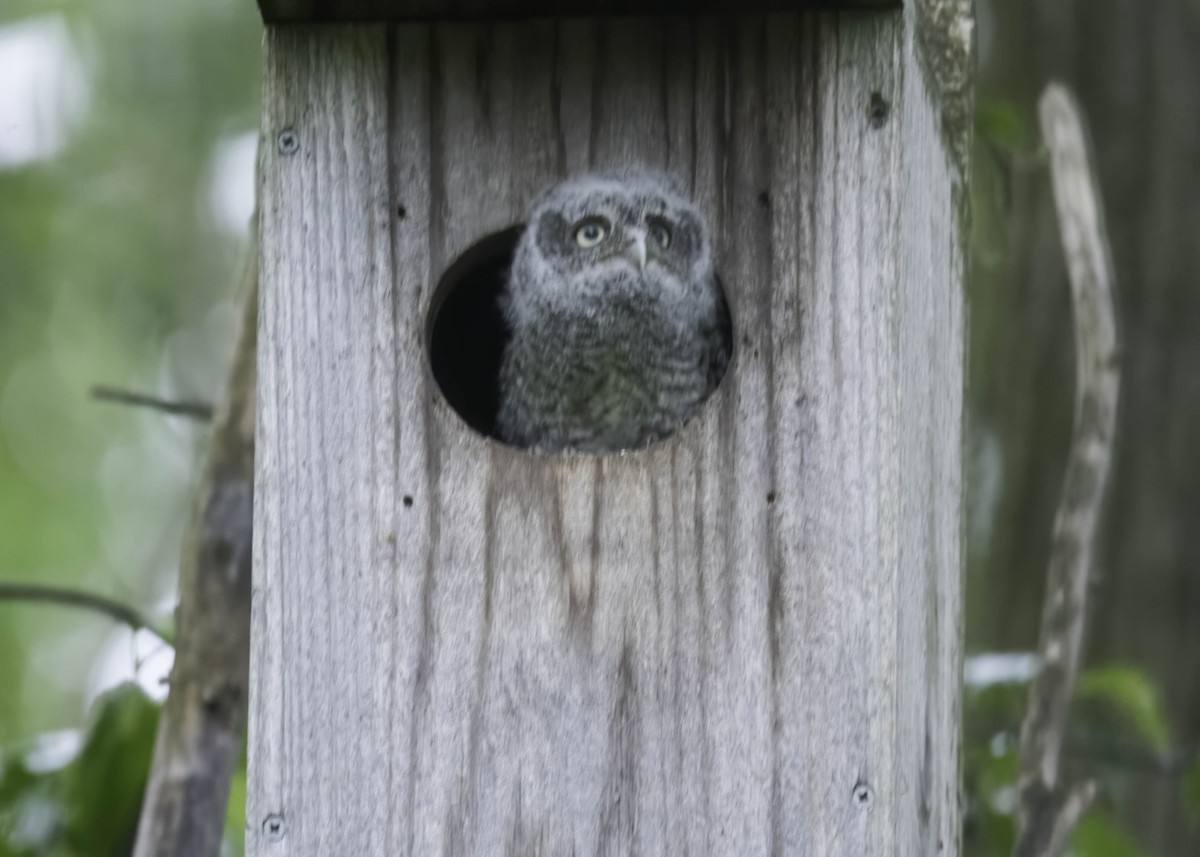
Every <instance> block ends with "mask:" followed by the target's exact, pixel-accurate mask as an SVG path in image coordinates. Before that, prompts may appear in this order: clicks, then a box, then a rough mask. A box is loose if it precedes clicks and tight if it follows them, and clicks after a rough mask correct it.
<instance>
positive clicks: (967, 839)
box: [963, 665, 1200, 857]
mask: <svg viewBox="0 0 1200 857" xmlns="http://www.w3.org/2000/svg"><path fill="white" fill-rule="evenodd" d="M1028 695H1029V683H1028V682H1024V681H1020V682H1016V681H1014V682H1004V683H995V684H990V685H987V686H986V687H976V688H972V687H968V688H967V689H966V692H965V698H964V709H963V785H964V794H965V797H966V808H965V812H964V835H963V853H964V857H1008V855H1009V854H1010V852H1011V850H1012V842H1013V811H1014V809H1015V805H1016V798H1017V792H1016V785H1017V745H1018V736H1019V734H1020V729H1021V720H1022V718H1023V717H1024V713H1025V704H1026V700H1027V698H1028ZM1170 744H1171V735H1170V729H1169V726H1168V724H1167V718H1166V713H1165V711H1164V710H1163V706H1162V703H1161V701H1160V699H1159V694H1158V693H1157V692H1156V690H1155V689H1154V688H1153V687H1152V685H1151V684H1150V683H1149V682H1148V680H1147V678H1146V676H1145V674H1143V673H1142V672H1141V671H1139V670H1136V669H1133V668H1131V667H1128V666H1118V665H1106V666H1101V667H1096V668H1094V669H1089V670H1085V671H1084V672H1082V673H1080V675H1079V679H1078V684H1077V687H1076V695H1075V700H1074V702H1073V704H1072V707H1071V715H1070V720H1069V722H1068V727H1067V734H1066V736H1065V739H1064V746H1063V756H1062V764H1061V766H1060V770H1061V772H1062V774H1061V776H1062V778H1063V779H1064V781H1065V782H1068V783H1074V782H1081V781H1085V780H1089V779H1090V780H1094V781H1095V782H1096V783H1097V784H1098V785H1099V786H1100V789H1099V798H1098V799H1097V801H1096V803H1095V804H1094V805H1093V806H1092V808H1091V810H1090V811H1089V812H1088V813H1087V815H1086V816H1085V817H1084V818H1083V820H1082V821H1081V823H1080V825H1079V826H1078V828H1077V829H1076V831H1075V834H1074V836H1073V837H1072V840H1071V845H1070V851H1069V854H1070V855H1071V857H1151V855H1150V853H1149V852H1147V851H1144V850H1142V849H1140V848H1139V846H1138V844H1137V842H1136V839H1135V837H1134V836H1133V833H1132V831H1129V830H1126V829H1124V828H1123V827H1122V826H1121V824H1120V822H1119V821H1118V820H1117V816H1116V813H1115V812H1114V811H1113V799H1114V798H1115V797H1117V796H1119V795H1121V794H1122V793H1124V792H1125V791H1127V790H1128V788H1129V784H1130V780H1131V775H1133V774H1140V773H1142V772H1144V771H1146V770H1147V769H1152V770H1153V769H1157V770H1159V771H1161V773H1162V775H1163V776H1176V774H1177V772H1176V771H1175V768H1176V767H1177V766H1176V765H1175V764H1174V763H1173V757H1172V756H1171V754H1170V752H1169V748H1170ZM1178 779H1179V782H1180V794H1181V798H1182V799H1183V800H1184V801H1187V802H1189V803H1190V805H1191V806H1192V807H1193V808H1195V809H1197V810H1200V795H1197V794H1195V791H1194V790H1195V787H1196V782H1195V781H1194V780H1195V775H1194V774H1193V776H1192V777H1179V778H1178Z"/></svg>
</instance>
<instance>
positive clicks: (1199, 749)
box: [0, 0, 1200, 857]
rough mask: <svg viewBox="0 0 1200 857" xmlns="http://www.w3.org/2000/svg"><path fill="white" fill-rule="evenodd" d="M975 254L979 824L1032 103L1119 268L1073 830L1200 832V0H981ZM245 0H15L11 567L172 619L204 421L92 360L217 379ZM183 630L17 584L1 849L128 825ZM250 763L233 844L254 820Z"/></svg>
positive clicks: (1061, 326)
mask: <svg viewBox="0 0 1200 857" xmlns="http://www.w3.org/2000/svg"><path fill="white" fill-rule="evenodd" d="M977 7H978V8H977V13H978V17H979V21H978V23H979V48H980V60H981V63H980V77H979V88H978V99H977V123H976V138H975V143H976V150H975V158H974V172H975V175H974V215H975V216H974V233H973V235H972V254H973V261H972V277H971V283H970V302H971V315H970V324H971V330H970V334H969V341H970V349H971V351H970V360H971V364H970V390H969V410H970V426H969V435H970V437H969V456H968V460H969V468H970V469H969V480H968V482H969V496H968V527H967V535H968V570H967V573H968V587H967V595H968V605H967V607H968V609H967V624H966V628H967V641H968V648H969V654H970V657H969V659H968V663H967V673H966V679H967V682H966V685H967V686H966V690H965V693H966V699H965V706H964V710H965V716H966V720H965V725H964V733H965V734H964V762H963V767H964V785H965V794H964V797H965V813H966V830H965V834H964V835H965V841H964V850H965V853H966V854H967V855H972V857H991V855H1001V854H1007V853H1008V848H1009V845H1010V843H1011V835H1012V832H1011V826H1012V824H1011V810H1012V806H1013V803H1014V799H1015V793H1014V790H1013V785H1014V782H1015V755H1014V753H1015V737H1016V730H1017V728H1018V727H1019V723H1020V717H1021V712H1022V708H1023V705H1024V700H1025V692H1026V687H1027V681H1028V679H1029V676H1030V675H1031V673H1032V670H1033V669H1034V661H1033V659H1032V658H1031V657H1030V656H1029V654H1028V653H1029V652H1030V651H1031V650H1032V649H1033V647H1034V645H1035V643H1036V640H1037V628H1038V618H1039V613H1040V608H1041V598H1042V593H1043V590H1044V585H1045V568H1046V558H1047V549H1048V542H1049V533H1050V526H1051V520H1052V518H1053V511H1054V505H1055V503H1056V500H1057V494H1058V489H1059V485H1060V480H1061V476H1062V471H1063V465H1064V461H1065V454H1066V446H1067V440H1068V434H1069V428H1070V421H1071V412H1072V406H1073V389H1074V376H1073V371H1074V367H1073V344H1072V341H1071V317H1070V304H1069V292H1068V286H1067V280H1066V272H1065V267H1064V263H1063V260H1062V252H1061V249H1060V245H1059V236H1058V230H1057V225H1056V222H1055V219H1054V210H1053V204H1052V200H1051V196H1050V186H1049V181H1048V176H1047V172H1046V164H1045V158H1044V154H1043V153H1042V152H1041V150H1040V147H1039V143H1038V134H1037V126H1036V120H1035V116H1034V105H1035V103H1036V99H1037V96H1038V94H1039V92H1040V91H1041V88H1042V87H1043V86H1044V85H1045V83H1046V82H1047V81H1048V80H1049V79H1051V78H1058V79H1062V80H1064V81H1066V82H1067V83H1069V84H1070V85H1071V86H1072V87H1074V89H1075V91H1076V92H1077V93H1078V95H1079V96H1080V98H1081V100H1082V103H1083V106H1084V108H1085V109H1086V111H1087V114H1088V118H1089V120H1090V122H1091V125H1092V130H1093V136H1094V138H1095V139H1094V143H1095V147H1096V150H1097V158H1098V164H1099V171H1100V179H1101V183H1102V186H1103V192H1104V196H1105V202H1106V207H1107V211H1108V226H1109V233H1110V237H1111V239H1112V242H1113V253H1114V257H1115V262H1116V266H1117V272H1118V283H1117V286H1118V294H1119V301H1120V308H1121V319H1120V322H1121V332H1122V340H1123V359H1124V379H1123V389H1122V396H1123V398H1122V407H1121V418H1120V426H1119V435H1120V436H1119V447H1118V455H1117V460H1116V465H1115V475H1114V486H1113V492H1112V499H1111V502H1110V504H1109V509H1108V514H1107V516H1106V519H1105V520H1106V523H1105V526H1104V530H1103V538H1102V543H1101V548H1100V554H1099V563H1098V568H1097V573H1096V576H1095V585H1094V588H1093V602H1092V603H1093V614H1092V620H1091V621H1092V624H1091V628H1090V633H1089V641H1088V646H1087V652H1088V655H1087V669H1086V671H1085V672H1084V674H1083V676H1082V678H1081V683H1080V687H1079V694H1078V700H1077V703H1076V706H1075V708H1074V709H1073V715H1072V724H1073V725H1072V728H1071V733H1070V735H1069V736H1068V742H1067V763H1068V769H1069V771H1070V774H1071V776H1089V777H1094V778H1096V779H1097V780H1098V781H1099V782H1100V784H1101V786H1102V793H1101V797H1100V799H1099V801H1098V802H1097V804H1096V806H1095V808H1094V809H1093V810H1092V811H1091V812H1090V813H1089V815H1088V817H1087V818H1086V819H1085V821H1084V823H1083V824H1082V825H1081V827H1080V829H1079V830H1078V831H1077V833H1076V836H1075V839H1074V841H1073V844H1072V849H1073V853H1074V854H1076V855H1079V857H1125V855H1158V857H1187V855H1194V854H1198V853H1200V764H1198V758H1200V456H1197V454H1196V451H1195V446H1194V445H1195V444H1196V443H1197V442H1200V289H1198V288H1197V284H1196V278H1197V273H1196V272H1197V271H1198V270H1200V201H1198V196H1200V50H1197V49H1196V46H1197V45H1198V44H1200V2H1196V0H1153V2H1145V0H1088V2H1086V3H1085V2H1082V0H979V2H978V3H977ZM260 37H261V23H260V20H259V18H258V14H257V11H256V8H255V5H254V3H253V2H251V0H205V2H184V0H177V2H172V3H161V2H152V0H5V2H4V3H3V5H0V582H37V583H42V584H56V585H62V586H70V587H81V588H86V589H88V590H89V591H93V592H96V593H100V594H102V595H106V596H108V597H111V598H113V599H116V600H118V601H121V602H125V603H128V604H130V605H133V606H134V607H136V608H137V609H139V610H141V611H143V612H144V613H145V614H147V615H148V616H150V617H152V618H153V619H154V620H155V621H159V622H163V623H168V622H169V619H170V611H171V608H172V606H173V604H174V598H175V590H174V587H175V584H176V575H177V568H178V562H179V551H180V543H181V539H182V536H183V530H184V525H185V523H186V520H187V516H188V512H189V504H190V501H191V492H192V490H193V487H194V482H195V479H196V477H197V468H198V463H199V456H200V453H201V451H202V449H203V441H204V429H203V426H202V425H200V424H198V423H195V422H190V421H188V420H187V419H185V418H181V417H170V416H164V415H163V414H160V413H157V412H153V411H146V410H140V409H133V408H128V407H121V406H116V405H113V404H108V403H103V402H98V401H95V400H93V399H92V398H91V397H90V396H89V392H88V391H89V389H90V387H91V386H92V385H94V384H98V383H106V384H113V385H116V386H120V387H124V388H129V389H134V390H139V391H143V392H148V393H153V394H156V395H159V396H162V397H165V398H170V399H194V400H200V401H212V400H214V399H215V397H216V395H217V393H218V390H219V389H220V386H221V384H222V381H223V379H224V377H225V374H226V372H227V368H228V361H229V358H230V355H231V350H232V347H233V334H234V327H235V321H236V313H235V305H234V298H235V294H234V292H235V289H236V285H237V280H238V272H239V269H240V265H241V262H242V257H243V253H244V250H245V246H246V238H247V227H248V219H249V217H250V214H251V209H252V206H253V191H254V176H253V170H254V157H255V145H256V136H257V125H258V98H259V80H258V75H259V59H260V53H259V52H260ZM170 661H171V652H170V649H169V647H167V646H166V645H164V644H163V643H162V642H160V641H159V640H158V639H157V638H156V637H155V636H154V635H153V634H151V633H149V632H145V631H143V632H140V633H137V634H133V633H131V632H130V631H129V630H128V629H127V628H124V627H122V626H119V625H117V624H115V623H114V622H112V621H111V620H109V619H107V618H104V617H103V616H100V615H98V614H94V613H91V612H83V611H79V610H74V609H66V608H61V607H51V606H45V605H31V604H24V603H14V602H10V601H4V600H0V857H9V855H12V857H31V855H50V854H53V855H63V857H73V855H88V857H94V855H101V857H106V855H118V854H125V853H128V847H129V842H130V841H131V836H132V832H133V829H132V825H133V824H134V823H135V822H136V814H137V807H138V802H139V800H140V794H141V789H142V787H143V785H144V781H145V774H146V766H147V764H148V760H149V755H150V747H151V742H152V738H153V730H154V724H155V721H156V717H157V705H158V702H159V701H160V700H161V699H162V697H163V695H164V685H163V684H162V680H163V678H164V676H165V675H166V672H167V671H168V670H169V667H170ZM242 793H243V783H242V782H241V781H240V780H239V782H236V783H235V788H234V794H233V800H232V801H231V808H230V819H229V827H228V835H227V847H226V852H227V853H229V854H240V853H241V824H242V823H241V817H240V812H241V803H240V801H241V799H242V797H241V796H242Z"/></svg>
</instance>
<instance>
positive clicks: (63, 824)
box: [0, 684, 159, 857]
mask: <svg viewBox="0 0 1200 857" xmlns="http://www.w3.org/2000/svg"><path fill="white" fill-rule="evenodd" d="M158 711H159V709H158V705H157V704H155V703H154V702H153V701H152V700H150V699H149V698H148V697H147V696H146V695H145V694H144V693H143V692H142V691H141V689H140V688H138V687H137V686H136V685H134V684H123V685H120V686H118V687H116V688H114V689H113V690H111V691H108V692H107V693H105V694H103V695H102V696H101V697H100V698H99V699H97V701H96V704H95V710H94V716H93V717H92V720H91V724H90V725H89V727H88V729H87V733H86V737H85V738H84V740H83V744H82V747H81V748H80V750H79V752H78V753H77V754H76V755H75V757H74V758H73V759H72V760H71V761H70V762H69V763H67V764H65V765H63V766H62V767H60V768H57V769H52V770H49V771H45V772H41V771H35V770H31V767H30V765H29V764H28V762H27V759H28V758H29V756H30V755H32V754H31V753H30V752H29V750H28V749H26V750H25V751H24V752H22V751H21V750H16V751H9V752H8V753H7V754H6V755H5V756H4V757H3V762H2V767H0V857H40V855H54V857H76V855H77V857H121V855H125V854H128V853H129V852H130V850H131V848H132V845H133V837H134V834H135V832H136V830H137V819H138V811H139V809H140V807H141V801H142V792H143V790H144V789H145V787H146V778H147V774H148V772H149V768H150V756H151V753H152V752H153V747H154V730H155V727H156V726H157V724H158Z"/></svg>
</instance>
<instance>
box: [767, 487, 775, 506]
mask: <svg viewBox="0 0 1200 857" xmlns="http://www.w3.org/2000/svg"><path fill="white" fill-rule="evenodd" d="M774 502H775V492H774V491H768V492H767V505H768V506H770V505H771V504H772V503H774Z"/></svg>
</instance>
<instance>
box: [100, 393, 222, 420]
mask: <svg viewBox="0 0 1200 857" xmlns="http://www.w3.org/2000/svg"><path fill="white" fill-rule="evenodd" d="M91 394H92V398H93V399H98V400H99V401H101V402H114V403H116V404H118V405H134V406H135V407H139V408H151V409H153V410H156V411H162V412H163V413H165V414H173V415H175V416H181V417H189V418H191V419H193V420H198V421H199V422H205V423H206V422H208V421H209V420H211V419H212V415H213V409H212V405H208V404H205V403H204V402H187V401H184V402H176V401H172V400H170V399H160V398H159V397H157V396H148V395H146V394H145V393H135V392H133V391H131V390H120V389H117V388H116V387H108V386H105V385H104V384H97V385H95V386H94V387H92V390H91Z"/></svg>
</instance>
